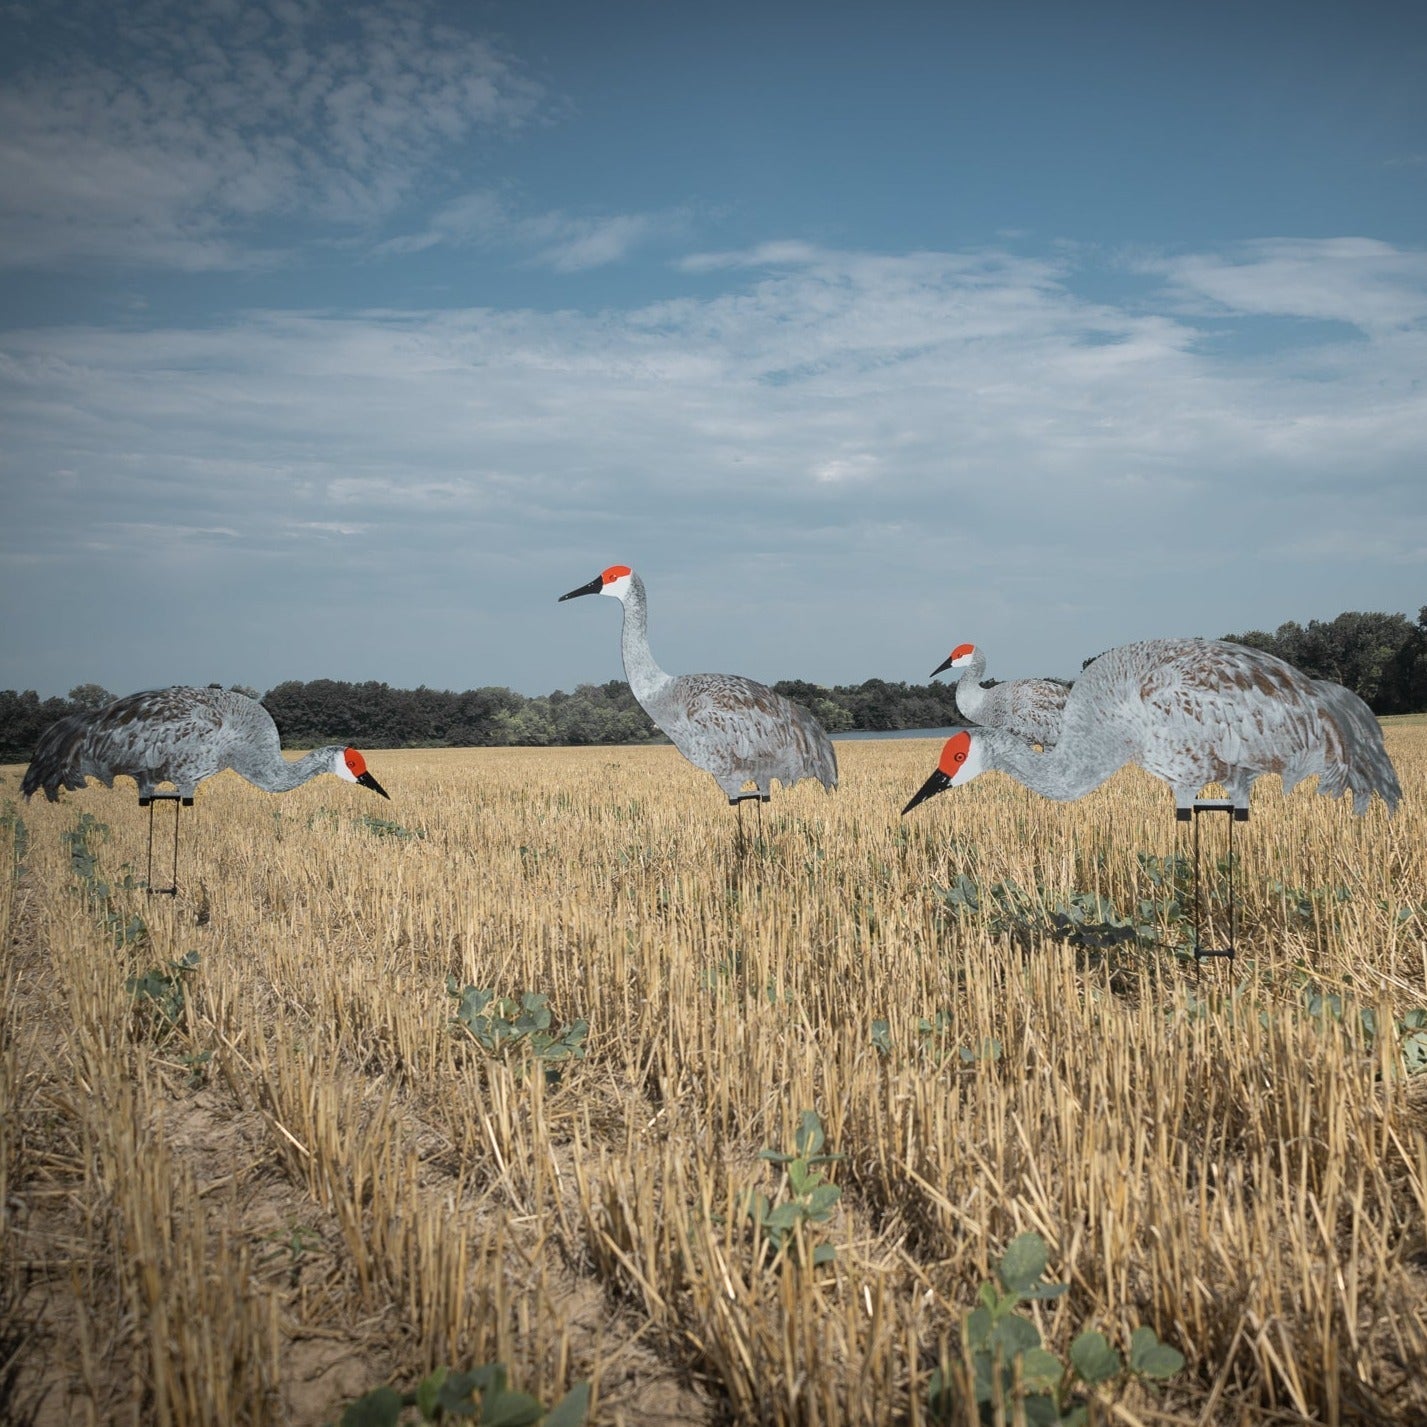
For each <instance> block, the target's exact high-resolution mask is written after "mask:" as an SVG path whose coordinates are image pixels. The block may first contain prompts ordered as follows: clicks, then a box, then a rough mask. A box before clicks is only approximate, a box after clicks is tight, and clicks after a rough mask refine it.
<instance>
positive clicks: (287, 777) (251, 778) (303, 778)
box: [233, 744, 337, 793]
mask: <svg viewBox="0 0 1427 1427" xmlns="http://www.w3.org/2000/svg"><path fill="white" fill-rule="evenodd" d="M336 752H337V748H336V745H335V744H334V745H331V746H329V747H327V748H314V749H313V750H312V752H311V753H308V754H305V755H304V756H303V757H301V758H298V759H296V760H294V761H292V762H289V761H288V760H287V759H286V758H284V757H283V756H282V754H281V753H279V752H277V750H276V749H274V750H273V751H272V753H271V755H270V756H267V757H262V758H257V757H254V758H249V759H246V760H244V761H243V762H242V763H240V762H239V761H238V760H237V759H234V762H233V768H234V771H235V772H238V773H241V774H242V776H243V777H244V778H246V779H247V780H248V782H250V783H252V784H253V785H254V786H255V787H258V788H261V789H262V790H263V791H264V792H265V793H287V792H290V791H291V790H292V789H293V788H298V787H301V786H302V784H303V783H309V782H311V781H312V779H314V778H316V777H317V776H318V775H319V774H322V773H330V772H331V771H332V759H333V756H334V755H335V753H336Z"/></svg>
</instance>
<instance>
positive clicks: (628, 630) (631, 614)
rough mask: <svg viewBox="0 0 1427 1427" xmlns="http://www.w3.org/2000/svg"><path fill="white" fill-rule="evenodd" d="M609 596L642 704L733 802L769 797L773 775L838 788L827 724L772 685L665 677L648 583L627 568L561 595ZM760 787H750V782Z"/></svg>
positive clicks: (720, 677) (786, 781) (715, 677)
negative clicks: (651, 622)
mask: <svg viewBox="0 0 1427 1427" xmlns="http://www.w3.org/2000/svg"><path fill="white" fill-rule="evenodd" d="M580 595H610V596H612V597H613V598H614V599H617V600H618V601H619V602H620V604H621V605H622V606H623V609H624V616H623V629H622V634H621V640H620V649H621V652H622V654H623V657H624V676H625V678H626V679H628V680H629V687H630V690H631V691H632V692H633V694H634V697H635V698H636V699H637V700H638V702H639V706H640V707H641V708H642V709H643V710H644V712H645V713H647V714H648V715H649V717H650V718H651V719H653V720H654V722H655V723H656V724H657V725H658V726H659V728H660V729H662V730H663V731H664V733H666V734H667V735H668V736H669V739H670V740H671V741H672V743H673V744H674V747H675V748H677V749H678V750H679V752H680V753H682V754H683V755H684V757H685V758H687V759H688V760H689V762H690V763H692V764H693V765H694V767H696V768H702V769H704V771H705V772H707V773H711V774H712V775H713V778H714V781H715V782H716V783H717V784H718V785H719V787H720V788H722V789H723V791H724V793H725V794H726V795H727V797H728V800H729V802H730V803H736V804H739V811H740V813H741V812H742V803H743V801H744V800H745V799H747V798H755V797H756V798H757V799H758V800H759V808H760V811H761V809H762V805H763V803H766V802H767V801H768V799H769V794H770V792H771V789H772V783H773V779H775V778H776V779H778V781H779V782H781V783H782V784H783V786H784V787H785V788H786V787H790V786H792V784H794V783H796V782H798V780H799V779H801V778H816V779H817V780H818V781H819V782H820V783H821V784H822V785H823V787H824V788H828V789H832V788H835V787H836V786H837V755H836V754H835V753H834V752H833V747H832V741H831V740H830V739H829V738H828V736H827V734H826V733H825V732H824V731H823V728H822V725H821V724H819V723H818V721H817V720H816V719H815V718H814V717H813V716H812V715H811V714H810V713H809V712H808V711H807V710H806V709H805V708H802V707H801V706H800V705H798V704H795V703H793V702H792V700H791V699H785V698H784V697H783V696H782V694H779V693H775V692H774V691H773V690H772V689H770V688H769V687H768V686H767V685H766V684H760V683H757V682H756V681H755V680H753V679H744V678H741V677H740V676H739V675H737V674H666V673H665V672H664V671H663V670H662V669H661V668H660V667H659V665H658V664H657V663H656V662H655V660H654V655H653V654H652V653H651V652H650V649H649V637H648V621H647V613H646V605H645V595H644V582H643V581H642V580H641V579H640V578H639V576H638V575H636V574H635V573H634V571H633V570H631V569H630V568H629V567H628V566H627V565H611V566H610V567H609V569H607V570H605V571H603V572H602V573H600V574H598V575H596V576H595V578H594V579H593V580H591V581H590V582H589V584H587V585H581V586H580V587H579V589H577V590H571V591H570V592H569V593H568V594H563V595H561V596H560V600H562V601H563V600H572V599H576V598H578V597H579V596H580ZM749 782H751V783H753V784H754V785H755V786H756V788H757V792H756V793H753V792H744V791H743V789H744V785H745V784H746V783H749Z"/></svg>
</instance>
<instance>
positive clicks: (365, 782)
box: [357, 773, 391, 802]
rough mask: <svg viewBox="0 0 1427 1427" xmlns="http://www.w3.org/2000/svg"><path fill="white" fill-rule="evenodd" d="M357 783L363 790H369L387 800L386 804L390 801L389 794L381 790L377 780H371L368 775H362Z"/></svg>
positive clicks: (370, 776) (383, 789)
mask: <svg viewBox="0 0 1427 1427" xmlns="http://www.w3.org/2000/svg"><path fill="white" fill-rule="evenodd" d="M357 782H359V783H360V784H361V785H362V787H364V788H370V789H371V790H372V792H374V793H380V794H381V795H382V797H384V798H385V799H386V800H387V802H390V801H391V794H390V793H388V792H387V790H386V789H385V788H383V787H382V785H381V784H380V783H378V782H377V780H376V779H375V778H373V777H372V775H371V774H370V773H363V774H362V775H361V776H360V777H359V778H358V779H357Z"/></svg>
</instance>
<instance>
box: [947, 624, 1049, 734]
mask: <svg viewBox="0 0 1427 1427" xmlns="http://www.w3.org/2000/svg"><path fill="white" fill-rule="evenodd" d="M943 669H959V670H960V671H961V677H960V678H959V679H958V680H957V681H956V706H957V708H959V709H960V710H961V713H962V716H963V717H964V718H966V719H969V720H970V721H971V722H972V723H979V724H980V725H981V726H982V727H983V728H1004V729H1005V730H1006V731H1007V732H1008V733H1014V734H1015V735H1016V737H1017V738H1023V739H1025V741H1026V742H1027V743H1039V744H1040V745H1041V746H1042V747H1043V748H1053V747H1054V746H1055V741H1056V739H1057V738H1059V737H1060V719H1061V711H1062V710H1063V709H1064V708H1065V699H1066V695H1067V694H1069V693H1070V688H1069V686H1068V685H1066V684H1057V683H1056V682H1055V680H1054V679H1010V680H1008V681H1007V682H1006V683H1003V684H997V685H996V687H995V688H993V689H983V688H982V687H981V680H982V679H984V678H985V677H986V655H985V654H984V653H983V652H982V651H981V650H980V649H978V648H977V647H976V645H974V644H958V645H957V646H956V648H955V649H953V650H952V651H951V653H950V654H948V655H947V656H946V658H945V659H943V660H942V661H941V663H940V664H938V665H937V666H936V668H935V669H933V670H932V672H931V677H932V678H933V679H935V678H936V676H937V675H938V674H940V673H941V672H942V670H943Z"/></svg>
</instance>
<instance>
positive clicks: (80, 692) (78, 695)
mask: <svg viewBox="0 0 1427 1427" xmlns="http://www.w3.org/2000/svg"><path fill="white" fill-rule="evenodd" d="M69 700H70V702H71V703H73V704H77V705H78V706H79V707H80V708H82V709H102V708H103V707H104V705H105V704H112V703H113V702H114V695H113V694H111V693H110V692H109V690H108V689H106V688H105V687H104V685H103V684H76V685H75V686H74V688H72V689H71V690H70V691H69Z"/></svg>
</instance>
